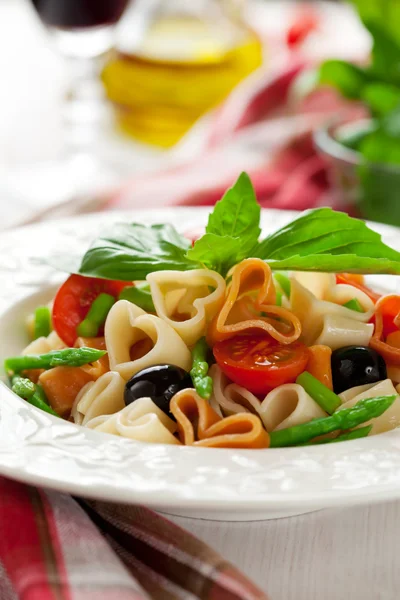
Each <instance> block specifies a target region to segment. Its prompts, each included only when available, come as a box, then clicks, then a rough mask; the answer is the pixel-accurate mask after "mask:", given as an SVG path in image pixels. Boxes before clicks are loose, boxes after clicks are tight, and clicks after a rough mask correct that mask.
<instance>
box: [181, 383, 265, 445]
mask: <svg viewBox="0 0 400 600" xmlns="http://www.w3.org/2000/svg"><path fill="white" fill-rule="evenodd" d="M170 410H171V412H172V414H173V415H174V417H175V418H176V421H177V424H178V432H179V438H180V440H181V441H182V443H183V444H185V445H188V446H206V447H209V448H268V446H269V435H268V433H267V432H266V431H265V429H264V427H263V426H262V423H261V421H260V419H259V417H257V416H256V415H252V414H250V413H240V414H237V415H232V416H230V417H226V418H224V419H221V417H220V416H219V415H218V414H217V413H216V412H215V411H214V409H213V408H212V407H211V406H210V404H208V402H207V401H206V400H204V399H203V398H201V397H200V396H199V395H198V394H197V393H196V391H195V390H191V389H187V390H182V391H181V392H178V393H177V394H176V395H175V396H174V397H173V398H172V400H171V405H170Z"/></svg>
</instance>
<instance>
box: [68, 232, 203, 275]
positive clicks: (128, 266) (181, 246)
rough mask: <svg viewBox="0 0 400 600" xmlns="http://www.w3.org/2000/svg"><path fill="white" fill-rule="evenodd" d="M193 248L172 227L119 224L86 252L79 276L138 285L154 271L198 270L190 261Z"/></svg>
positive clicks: (105, 233)
mask: <svg viewBox="0 0 400 600" xmlns="http://www.w3.org/2000/svg"><path fill="white" fill-rule="evenodd" d="M189 247H190V241H189V240H187V239H186V238H184V237H183V236H181V235H180V234H179V233H178V232H177V231H176V230H175V229H174V227H172V225H152V226H151V227H146V226H144V225H140V224H137V223H131V224H128V223H117V224H116V225H114V226H113V227H112V228H111V229H110V230H108V231H105V232H104V233H103V234H102V235H101V237H100V238H98V239H97V240H96V241H95V242H94V244H93V245H92V247H91V248H90V249H89V250H88V251H87V252H86V254H85V256H84V257H83V259H82V264H81V266H80V269H79V273H81V274H82V275H87V276H91V277H101V278H103V279H119V280H122V281H135V280H144V279H145V278H146V275H148V274H149V273H151V272H153V271H162V270H168V269H172V270H178V271H186V270H188V269H195V268H197V267H198V265H196V264H195V263H193V262H192V261H191V260H190V259H189V258H187V257H186V251H187V249H188V248H189Z"/></svg>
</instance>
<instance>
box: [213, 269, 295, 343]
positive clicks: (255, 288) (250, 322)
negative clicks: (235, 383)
mask: <svg viewBox="0 0 400 600" xmlns="http://www.w3.org/2000/svg"><path fill="white" fill-rule="evenodd" d="M231 275H232V281H231V283H230V285H229V286H228V289H227V294H226V298H225V302H224V305H223V307H222V309H221V310H220V312H219V314H218V315H217V316H216V317H214V319H213V321H212V322H211V324H210V327H209V329H208V332H207V340H208V342H209V344H210V345H211V346H213V345H214V344H215V343H216V342H219V341H222V340H224V339H227V338H229V337H232V336H234V335H236V334H238V333H243V332H244V331H246V330H248V329H259V330H260V329H261V330H263V331H266V332H267V333H269V335H270V336H271V337H273V338H274V339H275V340H277V341H279V342H281V343H283V344H290V343H292V342H294V341H296V340H297V339H298V338H299V336H300V334H301V325H300V321H299V319H298V318H297V317H296V316H295V315H294V314H292V313H291V312H290V311H289V310H287V309H286V308H283V307H282V306H276V304H275V302H276V292H275V286H274V282H273V279H272V273H271V269H270V267H269V266H268V265H267V264H266V263H265V262H264V261H263V260H261V259H259V258H248V259H246V260H243V261H242V262H241V263H239V264H238V265H236V266H235V267H234V268H233V270H232V272H231Z"/></svg>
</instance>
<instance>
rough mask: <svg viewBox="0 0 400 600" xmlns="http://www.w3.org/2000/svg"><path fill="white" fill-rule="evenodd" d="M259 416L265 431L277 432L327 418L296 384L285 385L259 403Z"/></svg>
mask: <svg viewBox="0 0 400 600" xmlns="http://www.w3.org/2000/svg"><path fill="white" fill-rule="evenodd" d="M259 414H260V417H261V419H262V421H263V423H264V425H265V428H266V429H267V431H278V430H279V429H285V428H286V427H293V426H294V425H301V424H303V423H307V422H308V421H311V420H312V419H319V418H321V417H326V416H327V414H326V412H324V411H323V410H322V408H321V407H320V406H319V405H318V404H317V403H316V402H315V400H313V399H312V398H311V396H309V395H308V394H307V392H306V391H305V390H304V388H303V387H302V386H301V385H298V384H297V383H285V384H284V385H281V386H279V387H277V388H275V389H274V390H272V392H270V393H269V394H268V395H267V396H266V398H265V400H263V402H262V403H261V407H260V411H259Z"/></svg>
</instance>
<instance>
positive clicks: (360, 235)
mask: <svg viewBox="0 0 400 600" xmlns="http://www.w3.org/2000/svg"><path fill="white" fill-rule="evenodd" d="M259 235H260V207H259V205H258V204H257V200H256V197H255V194H254V189H253V186H252V184H251V181H250V179H249V177H248V175H246V174H245V173H242V175H241V176H240V177H239V179H238V181H237V182H236V183H235V185H234V186H233V187H232V188H230V189H229V190H228V192H227V193H226V194H225V196H224V197H223V199H222V200H220V202H218V203H217V204H216V205H215V207H214V210H213V212H212V213H211V215H210V217H209V220H208V225H207V228H206V233H205V234H204V235H203V236H202V237H201V238H200V239H199V240H197V242H196V243H195V244H194V246H193V248H192V247H191V244H190V241H189V240H187V239H186V238H184V237H183V236H181V235H180V234H179V233H178V232H177V231H176V230H175V229H174V227H173V226H172V225H152V226H150V227H146V226H144V225H139V224H137V223H132V224H127V223H118V224H116V225H114V226H113V227H111V228H110V230H109V231H107V232H105V233H103V234H102V235H101V236H100V237H99V238H98V239H97V240H96V241H95V242H94V243H93V245H92V246H91V248H89V250H88V251H87V252H86V254H85V256H84V257H83V259H82V262H81V264H80V266H79V268H78V269H77V270H76V271H74V272H79V273H81V274H82V275H86V276H90V277H100V278H104V279H118V280H123V281H139V280H144V279H145V278H146V276H147V275H148V274H149V273H151V272H153V271H161V270H178V271H186V270H190V269H198V268H201V267H204V266H205V267H207V268H210V269H214V270H216V271H218V272H219V273H221V274H222V275H226V274H227V272H228V271H229V269H230V268H231V267H233V266H234V265H235V264H237V263H238V262H239V261H240V260H242V259H244V258H249V257H253V256H254V257H258V258H261V259H263V260H265V261H267V262H268V264H269V265H270V266H271V268H272V269H277V270H293V271H296V270H301V271H329V272H343V271H345V272H353V273H388V274H400V253H399V252H397V251H396V250H393V249H392V248H389V246H386V244H384V243H383V242H382V240H381V236H380V235H379V234H378V233H376V232H375V231H372V230H371V229H369V227H368V226H367V225H366V224H365V223H364V222H363V221H360V220H358V219H353V218H351V217H349V216H348V215H346V214H344V213H340V212H335V211H334V210H332V209H330V208H320V209H316V210H310V211H307V212H305V213H303V214H302V215H301V216H300V217H298V218H297V219H295V220H294V221H292V222H291V223H289V224H288V225H285V226H284V227H282V228H281V229H279V230H278V231H277V232H276V233H273V234H271V235H269V236H268V237H266V238H265V239H264V240H262V241H259ZM67 262H68V261H62V262H61V264H60V268H61V269H64V268H65V266H66V264H67ZM54 263H55V261H54V259H52V260H51V264H52V265H53V266H54Z"/></svg>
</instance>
